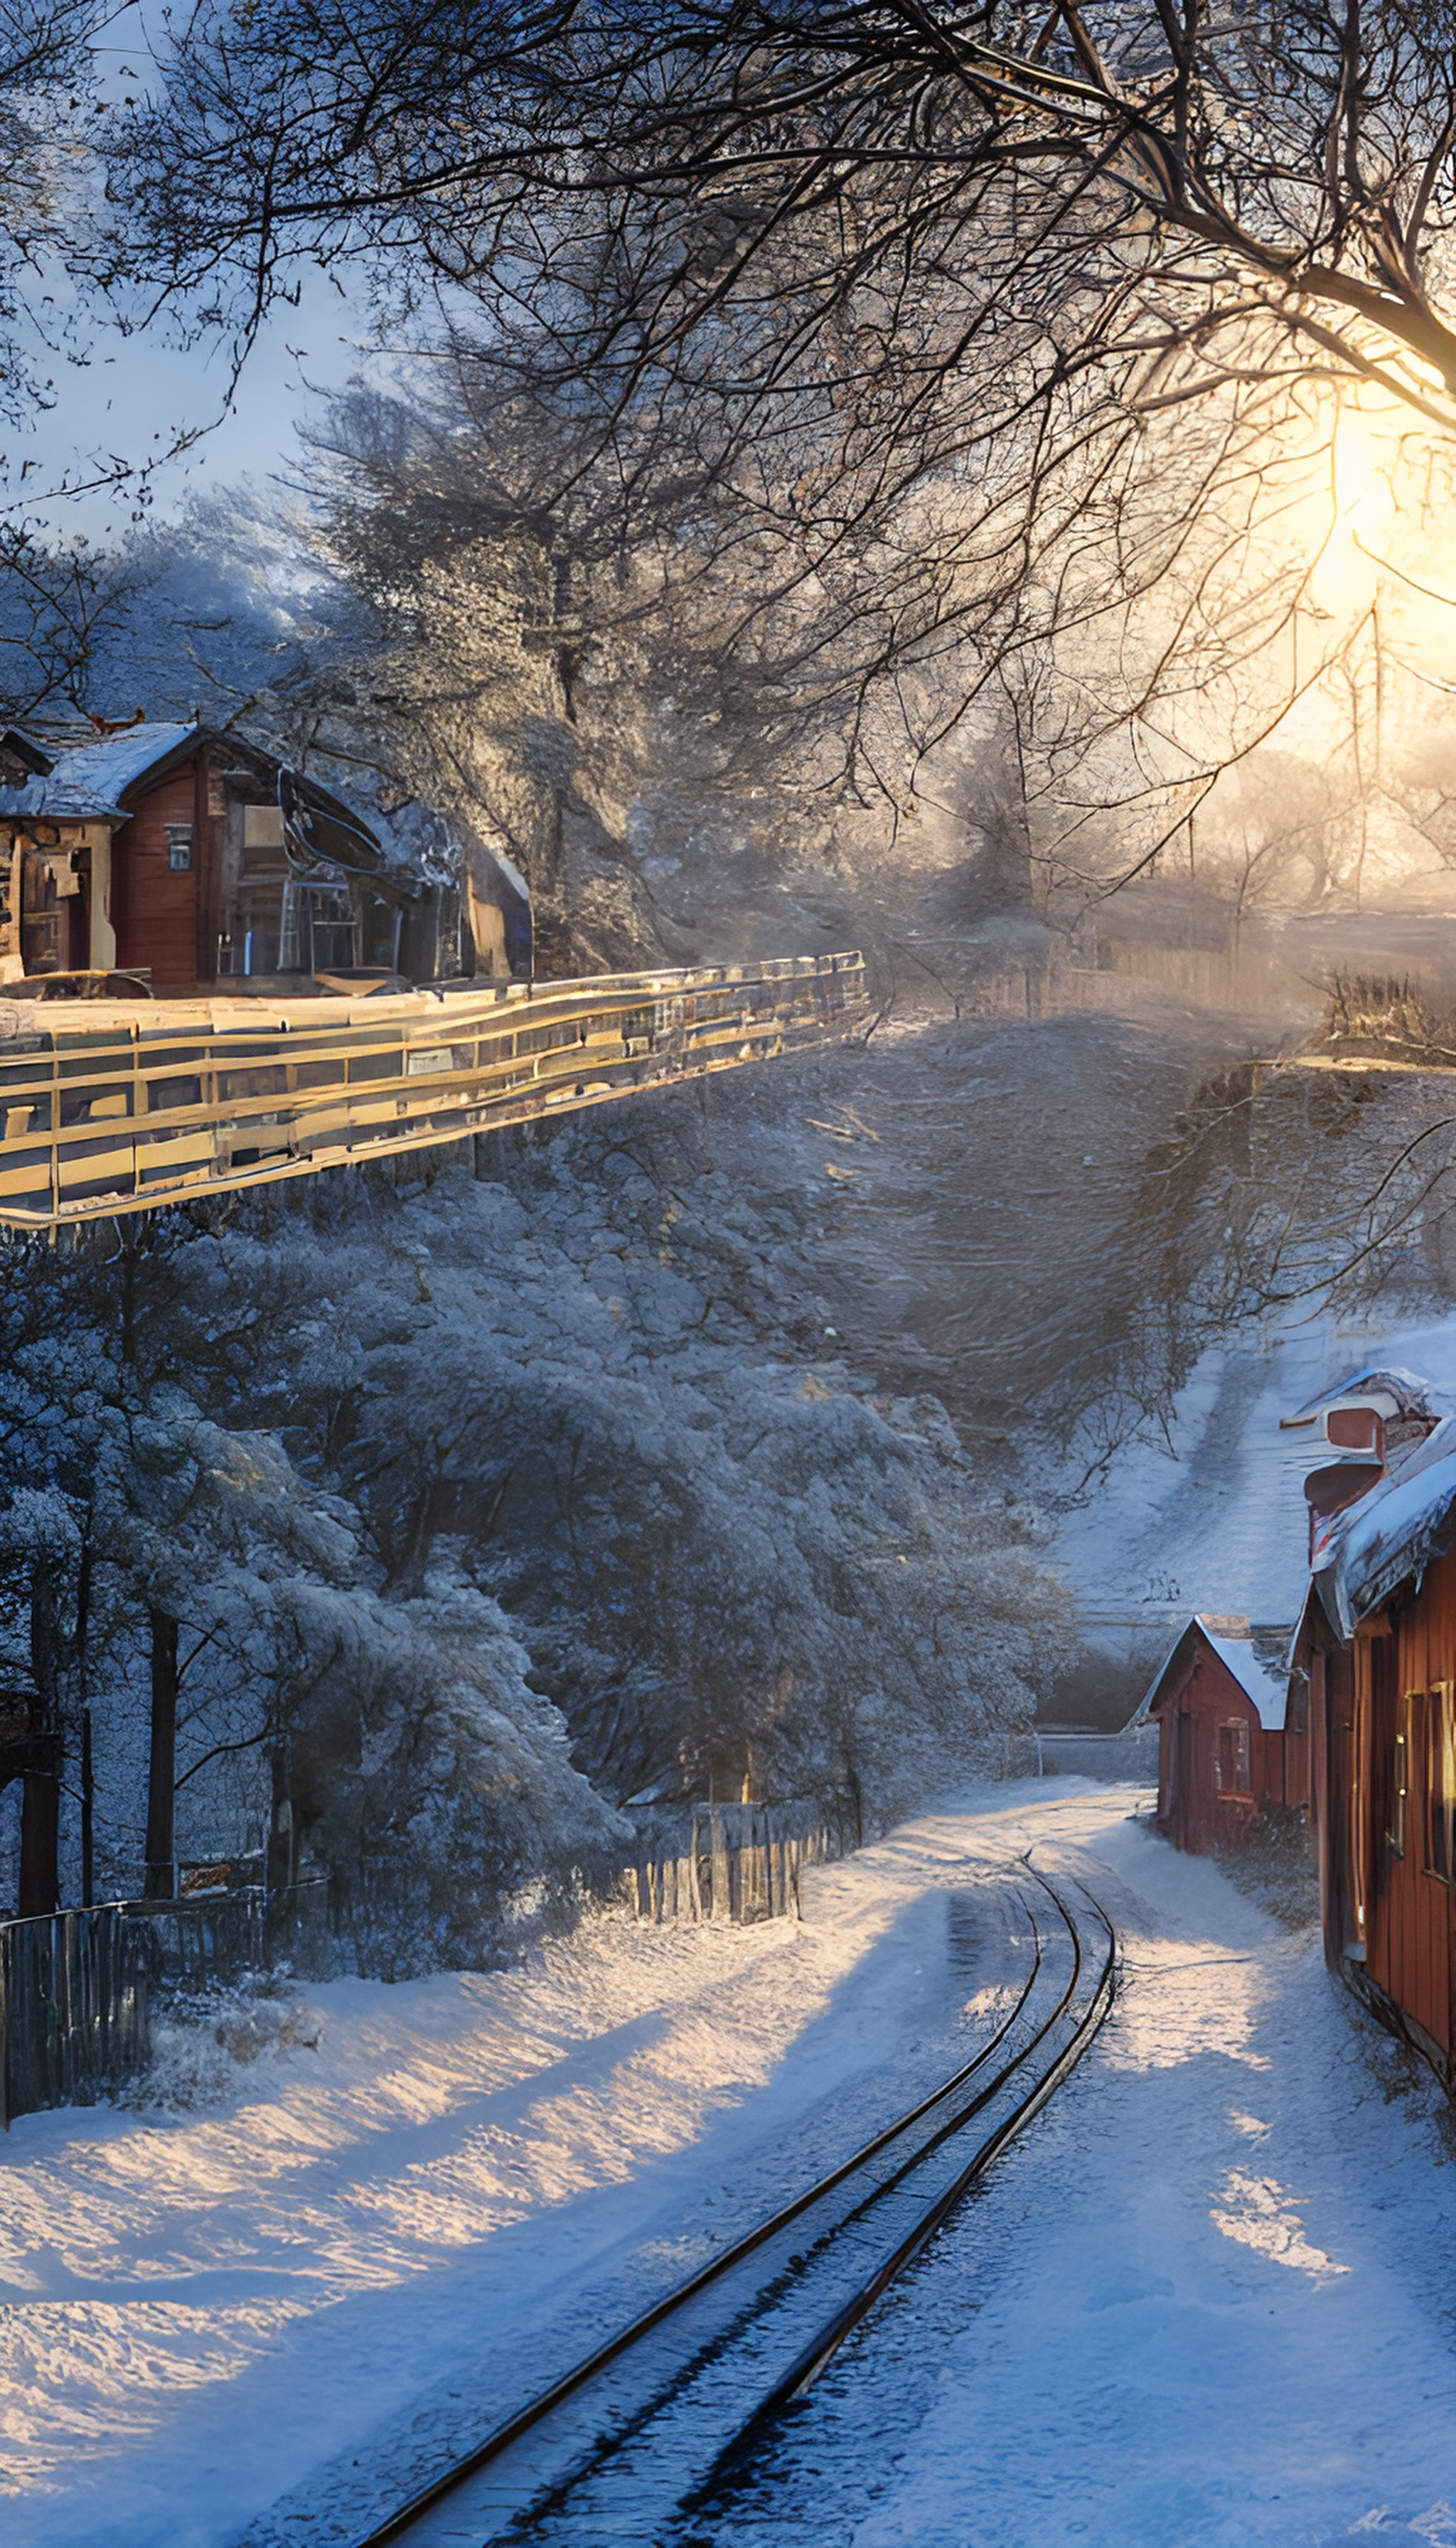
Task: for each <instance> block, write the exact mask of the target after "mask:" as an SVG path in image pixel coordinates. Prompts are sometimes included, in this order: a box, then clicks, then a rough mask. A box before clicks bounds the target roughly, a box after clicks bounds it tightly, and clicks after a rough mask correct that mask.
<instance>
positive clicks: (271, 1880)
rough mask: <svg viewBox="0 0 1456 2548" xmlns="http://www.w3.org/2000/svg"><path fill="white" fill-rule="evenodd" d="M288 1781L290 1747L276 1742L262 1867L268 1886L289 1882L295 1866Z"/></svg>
mask: <svg viewBox="0 0 1456 2548" xmlns="http://www.w3.org/2000/svg"><path fill="white" fill-rule="evenodd" d="M291 1785H292V1767H291V1762H290V1747H289V1745H288V1743H287V1742H286V1741H283V1742H280V1743H278V1744H277V1745H276V1746H275V1749H274V1753H273V1811H272V1813H271V1815H270V1816H269V1821H268V1857H267V1862H266V1865H265V1867H264V1882H265V1883H266V1884H267V1885H268V1886H269V1888H270V1890H276V1888H277V1887H278V1886H280V1885H284V1884H292V1882H293V1880H294V1874H295V1870H296V1865H297V1858H296V1844H295V1838H294V1827H293V1797H292V1795H291V1794H290V1792H289V1790H290V1787H291Z"/></svg>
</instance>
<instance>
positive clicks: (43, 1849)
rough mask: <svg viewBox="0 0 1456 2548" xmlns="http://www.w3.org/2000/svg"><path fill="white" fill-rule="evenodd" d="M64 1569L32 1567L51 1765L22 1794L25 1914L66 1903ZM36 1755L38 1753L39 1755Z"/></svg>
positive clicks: (40, 1706) (35, 1646) (44, 1564)
mask: <svg viewBox="0 0 1456 2548" xmlns="http://www.w3.org/2000/svg"><path fill="white" fill-rule="evenodd" d="M58 1574H59V1568H58V1565H57V1564H56V1562H55V1561H54V1560H52V1559H49V1558H44V1559H39V1560H38V1561H37V1562H36V1564H35V1565H34V1567H33V1569H32V1572H31V1673H32V1677H33V1679H34V1681H35V1683H36V1698H35V1701H34V1704H33V1706H32V1710H31V1726H30V1730H31V1734H32V1737H33V1738H35V1737H36V1736H40V1737H42V1738H43V1739H45V1754H44V1757H45V1758H46V1768H45V1769H44V1770H41V1769H37V1770H29V1771H27V1773H26V1777H25V1784H24V1787H23V1789H22V1794H21V1826H20V1915H21V1918H22V1919H23V1920H40V1919H45V1918H46V1915H47V1914H48V1913H49V1912H51V1911H56V1910H58V1909H59V1907H60V1773H61V1767H62V1748H61V1730H60V1729H61V1681H62V1676H63V1674H64V1671H65V1667H66V1662H67V1660H68V1641H67V1639H66V1637H65V1634H64V1632H63V1630H62V1627H61V1623H60V1603H59V1599H58V1592H59V1585H58ZM33 1757H34V1756H33Z"/></svg>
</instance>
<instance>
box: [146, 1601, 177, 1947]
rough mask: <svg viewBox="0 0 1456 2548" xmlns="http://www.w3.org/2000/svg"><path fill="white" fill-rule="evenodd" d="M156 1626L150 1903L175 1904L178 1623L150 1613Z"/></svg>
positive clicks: (148, 1877)
mask: <svg viewBox="0 0 1456 2548" xmlns="http://www.w3.org/2000/svg"><path fill="white" fill-rule="evenodd" d="M147 1616H148V1618H149V1619H150V1621H151V1757H150V1763H149V1767H148V1773H147V1786H146V1873H145V1878H144V1880H143V1885H142V1891H143V1894H144V1896H145V1899H146V1900H147V1901H148V1902H170V1901H171V1899H172V1897H173V1895H174V1894H175V1892H176V1890H177V1866H176V1858H177V1848H176V1810H177V1808H176V1784H177V1622H176V1620H175V1619H169V1618H168V1617H167V1615H166V1612H165V1611H164V1610H151V1609H148V1612H147Z"/></svg>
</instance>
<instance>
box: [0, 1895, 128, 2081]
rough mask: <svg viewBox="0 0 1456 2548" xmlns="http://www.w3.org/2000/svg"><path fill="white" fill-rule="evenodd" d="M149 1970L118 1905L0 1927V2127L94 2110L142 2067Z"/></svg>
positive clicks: (13, 1921) (125, 1916) (10, 1923)
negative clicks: (47, 2114)
mask: <svg viewBox="0 0 1456 2548" xmlns="http://www.w3.org/2000/svg"><path fill="white" fill-rule="evenodd" d="M151 1968H152V1958H151V1949H150V1944H149V1941H148V1940H147V1937H146V1935H145V1932H144V1930H142V1929H141V1928H139V1926H138V1924H137V1922H136V1921H134V1920H130V1919H129V1918H128V1917H127V1914H126V1910H125V1908H124V1906H123V1905H122V1904H120V1903H116V1902H113V1903H108V1904H107V1905H106V1907H105V1908H104V1909H102V1910H99V1911H57V1912H55V1913H54V1914H53V1915H52V1916H51V1917H50V1918H49V1919H44V1920H8V1921H6V1922H5V1923H4V1925H3V1927H0V2125H4V2126H7V2127H8V2125H9V2123H10V2120H11V2118H12V2116H14V2115H34V2114H38V2113H39V2112H40V2111H41V2109H42V2108H43V2107H46V2106H93V2105H95V2104H96V2102H97V2100H98V2098H102V2097H105V2096H107V2095H109V2094H110V2092H111V2091H112V2090H113V2089H114V2088H116V2087H117V2086H119V2085H120V2083H121V2082H122V2081H123V2080H124V2079H127V2078H130V2077H134V2076H135V2075H136V2073H137V2071H138V2070H144V2069H145V2067H146V2064H147V2061H148V2059H149V2058H150V2052H151V2029H150V2015H149V2006H148V1990H149V1983H150V1979H151Z"/></svg>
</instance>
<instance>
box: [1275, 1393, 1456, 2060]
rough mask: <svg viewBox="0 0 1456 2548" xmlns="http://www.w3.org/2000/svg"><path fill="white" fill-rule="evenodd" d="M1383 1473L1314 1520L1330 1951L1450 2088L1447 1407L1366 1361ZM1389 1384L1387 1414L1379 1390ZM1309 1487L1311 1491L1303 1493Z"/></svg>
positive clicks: (1450, 1495)
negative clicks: (1372, 1369) (1392, 1406)
mask: <svg viewBox="0 0 1456 2548" xmlns="http://www.w3.org/2000/svg"><path fill="white" fill-rule="evenodd" d="M1361 1396H1363V1397H1364V1398H1365V1399H1367V1400H1368V1402H1369V1404H1370V1408H1371V1412H1372V1415H1373V1417H1374V1418H1375V1420H1376V1423H1377V1424H1378V1427H1379V1429H1378V1431H1376V1432H1375V1433H1374V1434H1373V1437H1372V1448H1373V1449H1374V1451H1375V1452H1376V1453H1377V1454H1378V1455H1379V1467H1378V1472H1377V1474H1376V1475H1375V1477H1374V1478H1373V1479H1370V1480H1369V1481H1368V1482H1367V1484H1366V1485H1365V1486H1364V1488H1363V1490H1362V1491H1361V1492H1360V1493H1359V1494H1358V1495H1357V1496H1356V1497H1355V1498H1354V1499H1353V1500H1352V1501H1349V1502H1347V1503H1346V1504H1344V1505H1343V1506H1342V1508H1340V1509H1339V1510H1337V1511H1336V1512H1335V1513H1334V1514H1333V1516H1332V1518H1330V1519H1329V1520H1323V1519H1320V1518H1319V1515H1318V1506H1317V1507H1316V1510H1317V1520H1316V1526H1315V1530H1314V1550H1313V1560H1312V1580H1311V1587H1310V1595H1309V1599H1308V1602H1307V1604H1306V1608H1305V1614H1304V1618H1303V1620H1302V1622H1301V1627H1300V1633H1299V1639H1298V1643H1297V1647H1296V1662H1297V1665H1298V1667H1299V1669H1300V1671H1301V1672H1302V1673H1303V1674H1304V1675H1306V1676H1307V1680H1308V1690H1309V1713H1310V1729H1311V1751H1312V1783H1313V1801H1314V1812H1315V1817H1316V1823H1317V1829H1318V1834H1319V1886H1320V1899H1321V1909H1322V1916H1323V1924H1324V1945H1325V1956H1326V1958H1327V1960H1328V1962H1329V1964H1330V1965H1331V1967H1332V1968H1333V1969H1334V1970H1335V1971H1337V1972H1339V1973H1340V1974H1342V1976H1343V1977H1344V1979H1345V1980H1346V1981H1347V1982H1348V1983H1349V1984H1350V1986H1351V1987H1352V1988H1353V1989H1354V1990H1356V1991H1357V1992H1358V1993H1359V1995H1360V1997H1361V1998H1362V1999H1364V2000H1365V2002H1366V2003H1367V2005H1368V2006H1370V2007H1371V2008H1373V2009H1374V2010H1375V2012H1376V2014H1377V2015H1379V2016H1380V2017H1382V2018H1383V2019H1384V2020H1385V2022H1386V2023H1387V2024H1389V2025H1390V2026H1392V2027H1393V2028H1395V2029H1396V2030H1397V2031H1398V2032H1399V2033H1401V2034H1403V2035H1405V2036H1406V2037H1407V2039H1408V2040H1409V2041H1410V2042H1411V2043H1413V2044H1414V2045H1415V2046H1416V2047H1417V2048H1418V2049H1419V2050H1420V2051H1422V2052H1423V2053H1424V2054H1425V2055H1426V2056H1427V2058H1428V2059H1429V2060H1430V2061H1431V2062H1432V2063H1433V2064H1434V2066H1435V2068H1436V2070H1437V2071H1438V2073H1439V2075H1440V2076H1441V2078H1442V2079H1443V2080H1444V2081H1445V2084H1446V2086H1447V2087H1448V2088H1452V2087H1456V2008H1453V1996H1456V1415H1446V1416H1442V1415H1440V1414H1439V1413H1438V1411H1437V1410H1436V1408H1435V1405H1434V1403H1433V1400H1432V1397H1431V1394H1430V1393H1429V1391H1428V1390H1427V1389H1426V1388H1425V1386H1424V1384H1422V1383H1421V1382H1419V1381H1417V1380H1415V1379H1414V1378H1412V1376H1411V1375H1410V1373H1406V1372H1397V1373H1378V1374H1369V1373H1362V1374H1360V1375H1358V1376H1357V1378H1356V1380H1355V1381H1353V1382H1349V1383H1345V1384H1344V1385H1343V1389H1342V1392H1341V1394H1340V1401H1339V1403H1340V1405H1341V1406H1342V1407H1346V1408H1347V1407H1348V1406H1349V1404H1350V1401H1351V1399H1352V1397H1354V1398H1359V1397H1361ZM1392 1399H1394V1400H1395V1401H1396V1402H1397V1406H1396V1412H1395V1413H1394V1415H1390V1416H1388V1415H1387V1413H1386V1412H1385V1408H1384V1406H1383V1404H1382V1402H1383V1401H1385V1402H1389V1401H1390V1400H1392ZM1313 1501H1314V1500H1313V1499H1312V1504H1313Z"/></svg>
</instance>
